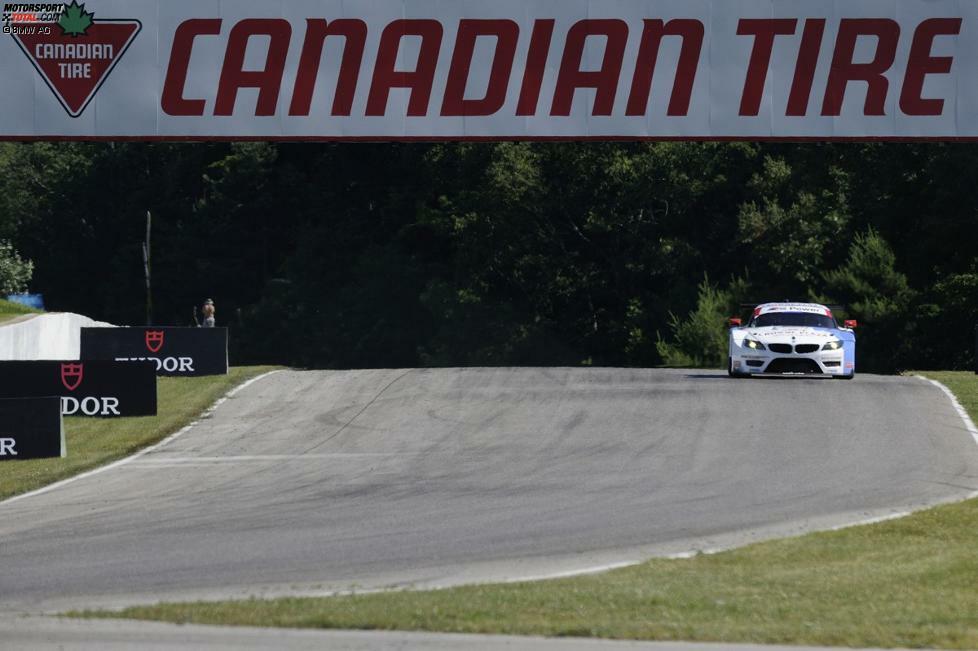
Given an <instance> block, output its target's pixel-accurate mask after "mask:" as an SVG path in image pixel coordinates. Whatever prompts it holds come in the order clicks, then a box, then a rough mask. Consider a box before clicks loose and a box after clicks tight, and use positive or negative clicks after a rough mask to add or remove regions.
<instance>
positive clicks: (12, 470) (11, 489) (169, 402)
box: [0, 366, 273, 500]
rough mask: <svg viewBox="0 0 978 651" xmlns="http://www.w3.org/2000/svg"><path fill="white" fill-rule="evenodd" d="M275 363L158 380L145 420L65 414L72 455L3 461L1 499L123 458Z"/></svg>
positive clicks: (175, 427)
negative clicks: (155, 404) (155, 410)
mask: <svg viewBox="0 0 978 651" xmlns="http://www.w3.org/2000/svg"><path fill="white" fill-rule="evenodd" d="M270 370H273V368H272V367H264V366H249V367H241V368H232V369H231V372H230V374H229V375H224V376H214V377H199V378H160V379H159V385H158V387H159V388H158V392H159V394H158V400H159V414H158V415H156V416H149V417H145V418H121V419H117V420H115V419H92V418H66V419H65V436H66V438H67V445H68V456H67V457H66V458H64V459H40V460H36V461H17V462H8V463H4V464H3V466H2V468H0V500H3V499H6V498H8V497H12V496H14V495H18V494H20V493H26V492H28V491H32V490H35V489H37V488H41V487H43V486H47V485H48V484H51V483H54V482H56V481H59V480H62V479H66V478H68V477H71V476H73V475H77V474H79V473H82V472H85V471H86V470H91V469H92V468H97V467H98V466H103V465H105V464H107V463H110V462H112V461H115V460H117V459H122V458H123V457H127V456H129V455H131V454H134V453H135V452H138V451H139V450H141V449H142V448H145V447H146V446H149V445H152V444H154V443H157V442H159V441H162V440H163V439H164V438H166V437H167V436H169V435H170V434H173V433H174V432H176V431H178V430H179V429H181V428H182V427H184V426H185V425H187V424H188V423H191V422H193V420H194V419H196V418H197V417H198V416H199V415H200V414H201V413H202V412H203V411H204V410H206V409H207V408H208V407H210V406H211V405H212V404H214V403H215V402H216V401H217V400H218V399H219V398H220V397H221V396H223V395H224V394H226V393H227V392H228V391H230V390H231V389H233V388H234V387H236V386H238V385H239V384H241V383H243V382H246V381H247V380H250V379H251V378H253V377H256V376H258V375H260V374H262V373H266V372H268V371H270Z"/></svg>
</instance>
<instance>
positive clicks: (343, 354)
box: [0, 143, 978, 372]
mask: <svg viewBox="0 0 978 651" xmlns="http://www.w3.org/2000/svg"><path fill="white" fill-rule="evenodd" d="M0 173H2V175H3V178H4V180H5V183H4V185H5V189H6V191H5V192H4V193H3V194H2V195H0V242H5V243H7V245H8V248H7V249H4V248H3V247H0V252H3V251H6V253H0V257H3V258H5V259H11V258H12V257H13V256H19V257H20V258H19V259H18V260H15V262H14V263H11V264H10V265H8V266H11V267H16V268H18V269H20V270H21V273H23V268H24V267H25V265H26V261H27V260H29V261H31V262H32V263H33V277H32V279H31V280H30V289H31V290H32V291H35V292H39V293H43V294H44V295H45V299H46V302H47V306H48V308H49V309H54V310H66V311H77V312H83V313H85V314H88V315H91V316H93V317H97V318H99V319H104V320H107V321H111V322H115V323H120V324H127V323H128V324H140V323H143V322H145V319H146V316H145V311H146V308H145V285H144V279H143V261H142V250H141V246H142V242H143V238H144V231H145V214H146V212H147V211H151V212H152V214H153V220H154V232H153V287H154V289H153V306H154V321H155V322H156V323H157V324H176V325H183V324H189V323H191V321H192V310H193V308H194V306H197V305H200V303H201V301H202V300H203V299H204V298H207V297H212V298H214V299H215V301H216V302H217V305H218V317H219V321H220V322H221V323H222V324H223V325H228V326H230V327H231V328H233V335H232V341H233V342H234V344H233V351H232V357H233V360H234V361H235V362H237V363H243V362H274V363H285V364H292V365H297V366H303V367H316V368H353V367H413V366H450V365H575V366H576V365H601V366H655V365H662V364H667V365H683V366H684V365H696V366H720V365H722V363H723V361H725V359H726V352H725V346H726V329H725V328H726V319H727V317H729V316H733V315H734V314H736V313H737V312H738V311H739V307H738V306H739V305H740V304H741V303H748V302H762V301H768V300H782V299H792V300H818V301H824V302H830V303H835V304H840V305H844V306H845V310H844V316H846V317H848V318H855V319H858V320H859V321H860V322H861V328H860V330H859V342H860V343H859V346H860V359H859V364H860V367H861V369H862V370H876V371H884V372H888V371H896V370H900V369H905V368H970V366H971V364H972V360H973V356H974V328H975V324H976V322H978V269H976V260H978V253H976V252H975V251H974V249H973V244H974V243H975V242H976V241H978V199H976V196H975V189H976V188H978V149H976V148H974V147H973V146H971V145H966V144H880V143H870V144H804V145H799V144H756V143H723V144H720V143H651V144H650V143H587V144H581V143H563V144H542V143H532V144H531V143H494V144H381V143H377V144H323V145H310V144H289V143H283V144H270V143H206V144H148V143H125V144H123V143H108V144H106V143H70V144H68V143H35V144H2V145H0ZM2 268H3V262H2V260H0V269H2ZM22 280H23V279H22ZM22 284H23V283H22ZM8 289H9V287H8Z"/></svg>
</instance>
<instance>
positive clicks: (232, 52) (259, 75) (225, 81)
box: [214, 18, 292, 116]
mask: <svg viewBox="0 0 978 651" xmlns="http://www.w3.org/2000/svg"><path fill="white" fill-rule="evenodd" d="M252 36H268V37H269V38H270V39H271V40H270V42H269V44H268V54H267V56H266V59H265V69H264V70H259V71H251V70H244V69H243V68H244V60H245V52H246V51H247V49H248V40H249V39H251V37H252ZM291 38H292V25H290V24H289V21H287V20H283V19H281V18H248V19H245V20H242V21H241V22H239V23H238V24H237V25H235V26H234V29H232V30H231V36H230V37H229V39H228V49H227V52H226V53H225V56H224V69H223V70H222V71H221V83H220V86H219V87H218V90H217V104H216V106H215V108H214V115H232V114H233V113H234V103H235V101H236V100H237V98H238V90H240V89H242V88H258V89H259V92H258V106H257V108H256V110H255V115H257V116H265V115H275V109H276V107H277V106H278V95H279V90H280V89H281V87H282V74H283V73H284V71H285V59H286V57H288V54H289V41H290V40H291Z"/></svg>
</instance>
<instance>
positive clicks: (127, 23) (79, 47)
mask: <svg viewBox="0 0 978 651" xmlns="http://www.w3.org/2000/svg"><path fill="white" fill-rule="evenodd" d="M141 29H142V23H140V22H139V21H138V20H133V19H128V20H124V19H104V18H98V19H96V18H95V14H94V12H90V11H86V9H85V5H84V4H81V5H79V4H78V2H77V0H74V1H73V2H72V3H71V4H70V5H64V11H63V13H62V14H61V15H60V17H59V18H58V20H57V22H55V23H42V22H28V23H25V24H21V25H11V31H10V35H11V36H12V37H13V39H14V40H15V41H16V42H17V44H18V45H19V46H20V49H21V50H22V51H23V52H24V54H25V55H27V58H28V59H29V60H30V62H31V63H32V64H33V65H34V68H35V69H36V70H37V72H38V73H39V74H40V75H41V78H42V79H44V81H45V83H46V84H47V85H48V88H50V89H51V92H53V93H54V96H55V97H56V98H57V99H58V101H59V102H60V103H61V106H63V107H64V109H65V111H67V112H68V115H70V116H71V117H73V118H77V117H78V116H80V115H81V114H82V113H84V112H85V109H86V108H87V107H88V105H89V104H90V103H91V101H92V100H93V99H94V98H95V95H96V94H97V93H98V91H99V89H100V88H101V87H102V85H103V84H104V83H105V81H106V80H107V79H108V78H109V74H111V72H112V71H113V70H114V69H115V67H116V65H117V64H118V63H119V61H120V60H121V59H122V56H123V55H124V54H125V53H126V50H128V49H129V46H130V45H132V42H133V41H134V40H135V39H136V35H137V34H139V31H140V30H141ZM4 31H7V30H6V29H5V30H4Z"/></svg>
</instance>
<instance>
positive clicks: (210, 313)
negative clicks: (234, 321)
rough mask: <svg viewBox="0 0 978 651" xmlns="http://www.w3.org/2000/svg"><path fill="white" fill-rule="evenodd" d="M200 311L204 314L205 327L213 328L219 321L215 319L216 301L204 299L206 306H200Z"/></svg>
mask: <svg viewBox="0 0 978 651" xmlns="http://www.w3.org/2000/svg"><path fill="white" fill-rule="evenodd" d="M200 311H201V312H202V313H203V314H204V327H205V328H213V327H214V326H215V325H216V323H217V322H216V321H215V319H214V301H212V300H211V299H207V300H206V301H204V307H202V308H200Z"/></svg>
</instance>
